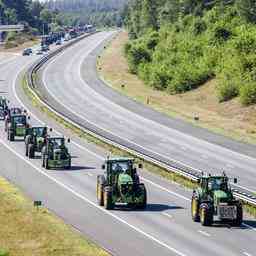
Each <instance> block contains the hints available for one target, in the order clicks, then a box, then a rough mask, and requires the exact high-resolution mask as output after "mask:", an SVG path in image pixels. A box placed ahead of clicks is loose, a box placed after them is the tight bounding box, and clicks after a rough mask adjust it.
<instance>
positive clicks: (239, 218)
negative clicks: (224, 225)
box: [233, 204, 243, 227]
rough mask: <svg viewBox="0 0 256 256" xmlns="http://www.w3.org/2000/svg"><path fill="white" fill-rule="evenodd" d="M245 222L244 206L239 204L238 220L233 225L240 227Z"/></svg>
mask: <svg viewBox="0 0 256 256" xmlns="http://www.w3.org/2000/svg"><path fill="white" fill-rule="evenodd" d="M242 222H243V206H242V204H238V205H237V217H236V220H235V221H234V222H233V225H234V226H236V227H240V226H241V225H242Z"/></svg>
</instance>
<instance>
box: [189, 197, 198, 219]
mask: <svg viewBox="0 0 256 256" xmlns="http://www.w3.org/2000/svg"><path fill="white" fill-rule="evenodd" d="M191 216H192V220H193V221H195V222H199V221H200V216H199V201H198V199H197V198H195V197H193V198H192V200H191Z"/></svg>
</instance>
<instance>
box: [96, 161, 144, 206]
mask: <svg viewBox="0 0 256 256" xmlns="http://www.w3.org/2000/svg"><path fill="white" fill-rule="evenodd" d="M139 168H142V165H141V164H139ZM102 169H104V170H105V174H104V175H98V177H97V199H98V204H99V205H101V206H104V207H105V208H106V209H107V210H110V209H113V208H114V207H115V206H116V205H118V204H119V205H128V206H133V207H137V208H138V209H145V208H146V206H147V191H146V187H145V185H144V184H143V183H140V179H139V176H138V174H137V170H136V168H135V167H134V159H132V158H124V157H120V158H108V159H107V160H106V161H105V164H104V165H103V166H102Z"/></svg>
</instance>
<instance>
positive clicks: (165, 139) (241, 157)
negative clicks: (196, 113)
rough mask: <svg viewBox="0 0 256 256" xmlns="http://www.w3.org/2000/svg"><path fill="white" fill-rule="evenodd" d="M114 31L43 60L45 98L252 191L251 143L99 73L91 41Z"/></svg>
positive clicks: (156, 152) (254, 162)
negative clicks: (178, 116) (209, 128)
mask: <svg viewBox="0 0 256 256" xmlns="http://www.w3.org/2000/svg"><path fill="white" fill-rule="evenodd" d="M112 36H113V34H112V33H111V32H108V33H100V34H96V35H94V36H93V39H92V41H91V42H90V44H89V45H88V44H85V43H84V42H81V43H79V44H77V45H75V46H74V47H72V48H70V49H68V50H67V51H65V52H64V53H63V54H61V55H60V56H58V57H57V58H55V59H53V60H52V61H51V62H50V63H49V64H48V65H47V66H46V68H45V70H44V72H43V74H42V80H43V85H44V89H45V94H47V95H48V101H50V102H51V104H55V103H56V102H58V105H59V106H57V108H58V109H60V110H62V109H63V111H64V112H65V113H66V112H69V113H71V115H73V116H75V117H76V120H78V121H79V123H83V122H85V121H86V122H89V123H90V124H92V125H94V126H96V127H99V128H100V129H102V130H103V131H104V132H105V133H108V134H110V136H111V135H115V136H118V138H119V139H120V141H125V142H126V143H128V144H130V145H132V146H133V147H135V148H136V147H137V148H140V149H143V150H145V152H147V154H148V155H153V156H155V157H158V158H161V159H162V160H163V161H165V162H167V163H168V162H170V160H172V159H173V160H175V161H176V162H180V163H183V164H186V165H187V166H190V167H193V168H195V169H199V170H204V171H208V172H214V173H218V172H222V171H226V172H227V173H228V175H230V176H231V177H238V178H239V184H240V185H241V186H243V187H246V188H248V189H249V190H250V191H251V192H255V183H256V175H255V166H256V158H255V157H256V153H255V152H256V150H255V148H256V147H255V146H252V145H247V144H242V143H237V142H234V141H232V140H229V139H227V138H224V137H222V136H218V135H215V134H211V133H208V132H206V131H205V130H203V129H200V128H196V127H191V125H187V124H185V123H182V122H181V121H180V122H178V120H173V119H170V118H168V117H166V116H164V115H162V114H159V113H157V112H155V111H152V110H149V109H148V108H146V107H144V106H142V105H140V104H137V103H135V102H134V101H132V100H130V99H127V98H125V97H123V96H121V95H120V94H118V93H115V92H113V91H112V90H111V89H109V88H108V87H107V86H105V85H104V84H103V83H102V82H101V81H100V80H99V79H98V78H97V75H96V71H95V61H96V55H97V52H98V51H99V49H101V47H98V48H97V47H95V46H97V45H100V43H101V42H102V40H103V41H104V40H108V39H109V38H111V37H112ZM101 46H102V45H101ZM95 48H96V51H95ZM95 113H97V114H96V115H95ZM173 127H174V128H173ZM190 131H191V133H192V134H193V136H192V135H190ZM194 135H195V136H194ZM200 136H201V137H205V138H206V139H200V138H199V137H200Z"/></svg>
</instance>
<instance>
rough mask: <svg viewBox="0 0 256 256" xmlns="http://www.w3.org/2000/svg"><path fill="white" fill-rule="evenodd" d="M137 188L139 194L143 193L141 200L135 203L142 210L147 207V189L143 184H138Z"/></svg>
mask: <svg viewBox="0 0 256 256" xmlns="http://www.w3.org/2000/svg"><path fill="white" fill-rule="evenodd" d="M139 188H140V190H141V194H142V195H143V201H142V202H141V203H139V204H138V205H137V208H138V209H141V210H144V209H146V207H147V190H146V187H145V185H144V184H140V185H139Z"/></svg>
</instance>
